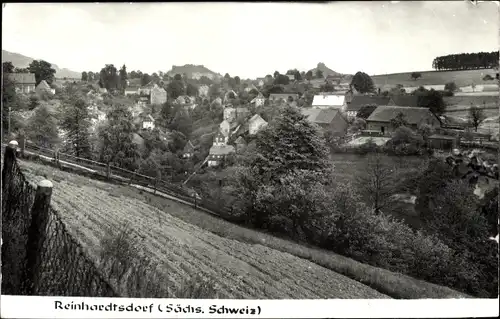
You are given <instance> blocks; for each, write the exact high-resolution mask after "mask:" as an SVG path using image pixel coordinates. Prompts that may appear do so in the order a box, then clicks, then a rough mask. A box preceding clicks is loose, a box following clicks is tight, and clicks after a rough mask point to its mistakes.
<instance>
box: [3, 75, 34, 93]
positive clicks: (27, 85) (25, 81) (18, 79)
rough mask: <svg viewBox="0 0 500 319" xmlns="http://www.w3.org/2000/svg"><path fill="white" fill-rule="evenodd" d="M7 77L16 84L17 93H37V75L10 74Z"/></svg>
mask: <svg viewBox="0 0 500 319" xmlns="http://www.w3.org/2000/svg"><path fill="white" fill-rule="evenodd" d="M7 76H8V77H9V79H10V80H11V81H13V82H14V87H15V90H16V92H17V93H31V92H34V91H35V88H36V80H35V73H8V74H7Z"/></svg>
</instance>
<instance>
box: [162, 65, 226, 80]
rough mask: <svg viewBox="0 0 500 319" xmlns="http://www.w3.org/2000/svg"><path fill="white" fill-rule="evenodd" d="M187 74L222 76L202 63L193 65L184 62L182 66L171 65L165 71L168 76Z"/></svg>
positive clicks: (211, 76)
mask: <svg viewBox="0 0 500 319" xmlns="http://www.w3.org/2000/svg"><path fill="white" fill-rule="evenodd" d="M184 73H185V74H187V76H188V78H192V77H193V74H196V73H199V74H201V75H205V76H207V77H209V78H220V77H222V76H221V75H220V74H219V73H215V72H214V71H212V70H210V69H208V68H207V67H205V66H204V65H193V64H185V65H182V66H177V65H173V66H172V69H171V70H170V71H168V72H167V74H168V75H169V76H174V75H176V74H181V75H182V74H184Z"/></svg>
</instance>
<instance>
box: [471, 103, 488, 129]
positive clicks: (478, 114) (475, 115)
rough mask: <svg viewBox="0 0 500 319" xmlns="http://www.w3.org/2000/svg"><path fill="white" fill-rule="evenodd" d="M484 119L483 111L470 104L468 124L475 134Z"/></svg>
mask: <svg viewBox="0 0 500 319" xmlns="http://www.w3.org/2000/svg"><path fill="white" fill-rule="evenodd" d="M485 119H486V116H485V115H484V110H483V109H482V108H479V107H477V106H474V105H472V104H471V107H470V108H469V123H470V124H471V125H472V126H473V127H474V129H475V131H476V132H477V128H478V127H479V125H481V123H482V122H483V121H484V120H485Z"/></svg>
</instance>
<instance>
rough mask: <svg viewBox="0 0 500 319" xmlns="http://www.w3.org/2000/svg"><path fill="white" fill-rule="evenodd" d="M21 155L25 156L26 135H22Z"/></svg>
mask: <svg viewBox="0 0 500 319" xmlns="http://www.w3.org/2000/svg"><path fill="white" fill-rule="evenodd" d="M20 147H21V157H24V149H25V148H26V136H24V134H23V135H21V145H20Z"/></svg>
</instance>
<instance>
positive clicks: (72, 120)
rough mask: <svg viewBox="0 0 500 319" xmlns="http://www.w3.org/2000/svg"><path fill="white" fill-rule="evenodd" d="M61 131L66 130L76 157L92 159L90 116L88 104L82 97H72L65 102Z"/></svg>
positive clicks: (68, 140)
mask: <svg viewBox="0 0 500 319" xmlns="http://www.w3.org/2000/svg"><path fill="white" fill-rule="evenodd" d="M61 113H62V119H61V122H60V127H61V129H63V130H65V131H66V132H67V133H68V135H67V142H68V144H69V148H70V150H72V151H73V152H74V154H75V156H76V157H84V158H90V157H91V154H90V149H91V148H90V138H89V128H90V114H89V111H88V107H87V104H86V103H85V101H84V100H83V98H81V97H75V96H71V97H70V98H69V99H68V100H66V101H64V103H63V109H62V112H61Z"/></svg>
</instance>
